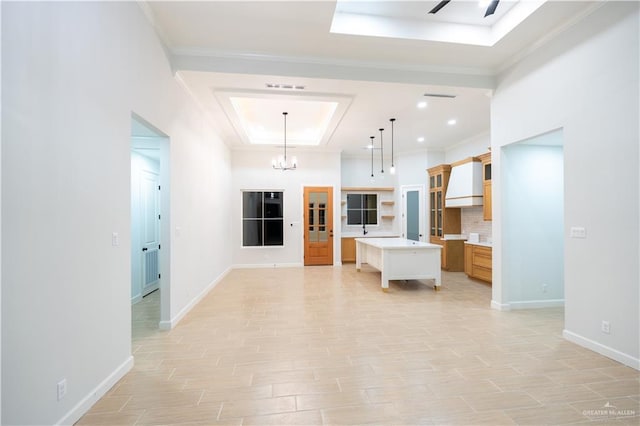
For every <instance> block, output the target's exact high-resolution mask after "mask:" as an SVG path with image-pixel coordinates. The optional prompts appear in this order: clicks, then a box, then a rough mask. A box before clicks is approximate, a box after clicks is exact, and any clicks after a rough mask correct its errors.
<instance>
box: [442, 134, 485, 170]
mask: <svg viewBox="0 0 640 426" xmlns="http://www.w3.org/2000/svg"><path fill="white" fill-rule="evenodd" d="M490 146H491V135H490V134H489V133H483V134H480V135H477V136H474V137H472V138H469V139H467V140H464V141H462V142H460V143H459V144H456V145H455V146H452V147H451V148H448V149H447V150H446V151H445V163H447V164H451V163H455V162H456V161H460V160H464V159H465V158H469V157H475V156H478V155H482V154H486V153H487V152H489V147H490Z"/></svg>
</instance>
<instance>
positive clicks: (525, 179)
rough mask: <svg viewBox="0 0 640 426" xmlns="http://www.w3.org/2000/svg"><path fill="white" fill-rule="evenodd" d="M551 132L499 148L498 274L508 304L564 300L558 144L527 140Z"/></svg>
mask: <svg viewBox="0 0 640 426" xmlns="http://www.w3.org/2000/svg"><path fill="white" fill-rule="evenodd" d="M556 133H561V132H556ZM554 137H555V136H553V135H543V136H540V137H538V138H534V139H533V140H530V141H528V142H527V144H526V145H525V144H520V143H516V144H512V145H508V146H505V147H503V152H504V154H503V156H502V160H503V161H502V170H503V173H502V176H503V177H504V180H503V185H502V193H503V201H504V204H503V205H504V209H503V211H504V216H503V221H502V229H503V231H504V237H503V238H502V247H503V250H504V253H508V254H509V255H508V256H504V257H503V258H502V259H503V266H502V271H503V273H502V278H503V282H505V283H508V286H509V291H508V295H507V300H508V303H509V305H510V307H511V308H512V309H513V308H515V307H521V308H532V307H548V306H562V305H563V302H564V300H563V299H564V233H563V225H564V223H563V203H564V198H563V192H564V191H563V186H564V183H563V156H562V147H561V146H542V145H530V144H535V143H538V142H540V143H544V142H545V141H546V140H549V139H550V138H554Z"/></svg>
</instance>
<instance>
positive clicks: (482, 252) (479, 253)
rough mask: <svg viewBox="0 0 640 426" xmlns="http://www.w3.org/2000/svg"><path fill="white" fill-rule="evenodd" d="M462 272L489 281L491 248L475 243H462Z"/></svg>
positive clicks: (490, 275) (490, 277)
mask: <svg viewBox="0 0 640 426" xmlns="http://www.w3.org/2000/svg"><path fill="white" fill-rule="evenodd" d="M464 272H465V274H467V275H468V276H469V277H470V278H476V279H479V280H482V281H486V282H488V283H491V280H492V249H491V247H487V246H480V245H475V244H469V243H467V244H465V245H464Z"/></svg>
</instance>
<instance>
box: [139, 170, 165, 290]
mask: <svg viewBox="0 0 640 426" xmlns="http://www.w3.org/2000/svg"><path fill="white" fill-rule="evenodd" d="M140 210H141V211H140V221H141V223H140V224H141V243H142V244H141V246H142V249H141V264H142V296H145V295H147V294H149V293H150V292H152V291H154V290H156V289H157V288H158V285H159V282H160V253H159V250H160V219H161V218H160V183H159V177H158V174H157V173H153V172H151V171H148V170H142V171H141V176H140Z"/></svg>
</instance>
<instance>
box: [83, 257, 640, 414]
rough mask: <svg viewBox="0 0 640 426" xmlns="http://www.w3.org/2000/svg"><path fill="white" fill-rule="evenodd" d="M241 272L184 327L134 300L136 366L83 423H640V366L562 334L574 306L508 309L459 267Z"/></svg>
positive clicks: (154, 300) (154, 299)
mask: <svg viewBox="0 0 640 426" xmlns="http://www.w3.org/2000/svg"><path fill="white" fill-rule="evenodd" d="M379 280H380V275H379V273H376V272H375V271H373V270H367V269H365V270H364V271H363V272H356V271H355V268H354V266H353V265H345V266H343V267H307V268H291V269H248V270H234V271H231V272H230V273H229V274H228V275H227V276H226V277H225V278H224V280H222V282H220V284H219V285H218V286H217V287H216V288H215V289H214V290H212V291H211V292H210V293H209V295H208V296H207V297H206V298H205V299H204V300H203V301H202V302H201V303H200V304H198V305H197V306H196V307H195V308H194V309H193V310H192V311H191V312H190V313H189V315H188V316H187V317H185V318H184V319H183V320H182V321H181V322H180V324H178V326H177V327H176V328H175V329H173V330H171V331H168V332H166V331H165V332H162V331H158V330H157V323H158V319H159V311H158V309H159V308H158V300H159V295H158V294H157V293H154V294H153V295H151V296H149V297H147V298H145V299H144V301H143V302H141V303H140V304H138V305H136V306H134V307H133V346H132V350H133V352H134V356H135V367H134V368H133V370H132V371H131V372H130V373H129V374H127V375H126V376H125V377H124V378H123V379H122V380H121V381H120V382H119V383H117V384H116V385H115V386H114V388H113V389H112V390H111V391H109V392H108V393H107V395H105V396H104V397H103V398H102V399H101V400H100V401H98V403H96V405H95V406H94V407H93V408H92V409H91V410H90V411H89V412H88V413H87V414H86V415H85V416H84V417H83V418H82V419H81V420H80V421H79V422H78V424H82V425H94V424H95V425H97V424H109V425H134V424H135V425H147V424H207V425H285V424H295V425H320V424H380V425H418V424H420V425H432V424H434V425H439V424H457V425H479V424H489V425H510V424H535V425H539V424H573V423H601V424H626V425H638V424H640V373H639V372H638V371H635V370H633V369H631V368H628V367H625V366H623V365H621V364H619V363H617V362H615V361H612V360H610V359H608V358H605V357H602V356H600V355H597V354H595V353H593V352H591V351H588V350H586V349H583V348H581V347H579V346H576V345H574V344H572V343H569V342H567V341H565V340H564V339H563V338H562V336H561V333H562V327H563V311H562V309H540V310H522V311H512V312H499V311H495V310H492V309H490V308H489V302H490V298H491V288H490V287H489V286H487V285H485V284H482V283H480V282H476V281H470V280H468V279H467V278H466V276H465V275H464V274H462V273H444V275H443V285H442V290H441V291H439V292H435V291H434V290H433V288H432V285H431V283H430V282H429V281H426V282H418V281H409V282H402V281H397V282H395V281H394V282H392V284H391V287H390V291H389V292H388V293H383V292H382V291H381V290H380V283H379Z"/></svg>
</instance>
